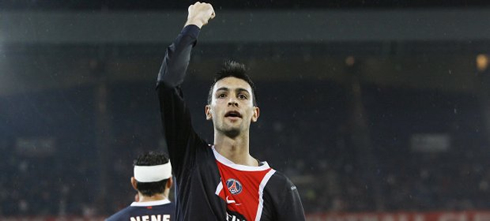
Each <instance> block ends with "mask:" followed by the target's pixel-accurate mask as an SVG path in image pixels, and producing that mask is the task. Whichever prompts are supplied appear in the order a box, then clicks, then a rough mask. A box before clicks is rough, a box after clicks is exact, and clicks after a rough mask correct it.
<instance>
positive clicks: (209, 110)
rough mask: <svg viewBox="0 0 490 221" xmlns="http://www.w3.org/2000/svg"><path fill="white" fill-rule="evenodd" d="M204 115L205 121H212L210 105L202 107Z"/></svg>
mask: <svg viewBox="0 0 490 221" xmlns="http://www.w3.org/2000/svg"><path fill="white" fill-rule="evenodd" d="M204 114H206V120H211V119H213V115H211V105H209V104H208V105H206V106H205V107H204Z"/></svg>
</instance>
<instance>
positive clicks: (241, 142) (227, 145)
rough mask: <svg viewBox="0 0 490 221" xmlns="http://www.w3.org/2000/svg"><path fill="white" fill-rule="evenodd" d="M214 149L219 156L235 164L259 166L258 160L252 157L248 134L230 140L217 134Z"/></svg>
mask: <svg viewBox="0 0 490 221" xmlns="http://www.w3.org/2000/svg"><path fill="white" fill-rule="evenodd" d="M214 148H215V149H216V151H218V153H219V154H221V155H222V156H224V157H225V158H226V159H228V160H230V161H231V162H233V163H236V164H240V165H246V166H258V162H257V160H255V159H254V158H253V157H252V156H250V152H249V136H248V134H243V135H240V136H237V137H234V138H230V137H228V136H226V135H224V134H221V133H215V135H214Z"/></svg>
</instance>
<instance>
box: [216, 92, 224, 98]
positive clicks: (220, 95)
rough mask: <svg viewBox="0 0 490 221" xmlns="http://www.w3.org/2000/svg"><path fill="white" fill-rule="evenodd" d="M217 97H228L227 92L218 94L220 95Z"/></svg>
mask: <svg viewBox="0 0 490 221" xmlns="http://www.w3.org/2000/svg"><path fill="white" fill-rule="evenodd" d="M216 97H217V98H224V97H226V94H224V93H222V94H218V96H216Z"/></svg>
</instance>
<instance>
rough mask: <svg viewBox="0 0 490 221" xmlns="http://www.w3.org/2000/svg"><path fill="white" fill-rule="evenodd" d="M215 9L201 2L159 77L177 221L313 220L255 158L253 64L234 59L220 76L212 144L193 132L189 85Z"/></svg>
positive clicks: (211, 108)
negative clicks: (196, 50) (185, 88)
mask: <svg viewBox="0 0 490 221" xmlns="http://www.w3.org/2000/svg"><path fill="white" fill-rule="evenodd" d="M214 16H215V13H214V10H213V7H212V6H211V5H210V4H207V3H200V2H197V3H195V4H193V5H191V6H190V7H189V9H188V17H187V22H186V23H185V26H184V28H183V29H182V31H181V33H180V34H179V35H178V37H177V38H176V39H175V41H174V42H173V43H172V44H171V45H170V46H169V47H168V48H167V52H166V55H165V57H164V60H163V64H162V66H161V69H160V72H159V74H158V79H157V92H158V95H159V100H160V108H161V117H162V123H163V127H164V133H165V139H166V141H167V145H168V151H169V156H170V160H171V161H172V166H173V168H174V176H175V177H176V189H177V195H176V204H177V211H176V216H177V220H186V221H187V220H219V221H224V220H228V221H244V220H247V221H251V220H262V221H269V220H278V221H289V220H290V221H302V220H305V216H304V211H303V206H302V204H301V200H300V197H299V194H298V191H297V189H296V187H295V186H294V184H293V183H292V182H291V181H290V180H289V179H288V178H287V177H286V176H284V175H283V174H282V173H279V172H277V171H276V170H274V169H272V168H271V167H269V165H268V164H267V162H264V161H259V160H257V159H255V158H254V157H252V156H251V155H250V153H249V130H250V124H251V123H252V122H255V121H257V120H258V118H259V113H260V111H259V108H258V107H257V105H256V103H257V102H256V99H255V92H254V84H253V83H252V81H251V79H250V78H249V77H248V76H247V75H246V73H245V71H246V69H245V66H244V65H242V64H239V63H236V62H228V63H226V64H225V67H224V68H223V69H222V70H221V71H219V72H218V73H217V76H216V78H215V81H214V83H213V85H212V86H211V89H210V91H209V95H208V105H206V107H205V115H206V119H208V120H211V121H212V122H213V126H214V143H213V144H208V143H207V142H205V141H204V140H203V139H201V138H200V137H199V135H197V134H196V132H195V131H194V129H193V128H192V123H191V117H190V112H189V110H188V109H187V106H186V104H185V100H184V97H183V93H182V90H181V84H182V83H183V81H184V78H185V74H186V70H187V66H188V64H189V61H190V56H191V51H192V49H193V47H194V46H195V45H196V42H197V38H198V35H199V32H200V30H201V28H202V26H204V25H206V24H207V23H208V21H209V20H210V19H212V18H214Z"/></svg>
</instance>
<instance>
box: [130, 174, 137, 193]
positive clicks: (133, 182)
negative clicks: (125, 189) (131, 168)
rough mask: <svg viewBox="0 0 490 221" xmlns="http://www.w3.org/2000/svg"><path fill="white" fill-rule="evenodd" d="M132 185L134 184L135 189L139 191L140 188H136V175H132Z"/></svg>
mask: <svg viewBox="0 0 490 221" xmlns="http://www.w3.org/2000/svg"><path fill="white" fill-rule="evenodd" d="M131 186H133V189H135V190H136V191H138V188H136V179H135V178H134V176H132V177H131Z"/></svg>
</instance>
